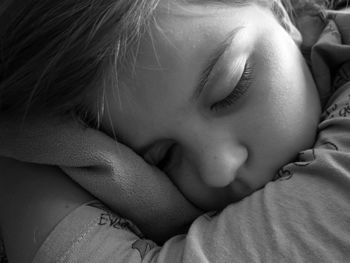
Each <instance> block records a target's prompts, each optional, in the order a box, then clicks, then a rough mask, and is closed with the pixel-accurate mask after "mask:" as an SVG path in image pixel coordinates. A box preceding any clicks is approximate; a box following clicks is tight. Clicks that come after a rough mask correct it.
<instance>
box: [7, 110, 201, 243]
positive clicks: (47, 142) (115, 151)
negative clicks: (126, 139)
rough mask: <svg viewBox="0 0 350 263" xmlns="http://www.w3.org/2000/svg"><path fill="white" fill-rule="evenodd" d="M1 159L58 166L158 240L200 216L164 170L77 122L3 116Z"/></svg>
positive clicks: (146, 233) (163, 238)
mask: <svg viewBox="0 0 350 263" xmlns="http://www.w3.org/2000/svg"><path fill="white" fill-rule="evenodd" d="M0 155H1V156H5V157H10V158H14V159H16V160H19V161H24V162H30V163H37V164H45V165H55V166H59V167H60V168H61V169H62V170H63V172H64V173H66V174H67V175H69V176H70V177H71V178H72V179H74V180H75V181H76V182H78V183H79V184H80V185H81V186H82V187H84V188H85V189H86V190H87V191H89V192H90V193H91V194H93V195H94V196H96V197H97V198H98V199H100V200H102V201H103V202H104V203H105V204H106V205H108V206H109V207H110V208H111V209H112V210H113V211H115V212H117V213H119V214H120V215H122V216H124V217H126V218H129V219H131V220H132V221H133V222H134V223H135V224H136V225H137V226H138V227H139V228H140V229H141V231H142V232H143V233H144V234H145V235H146V236H147V237H149V238H152V239H154V240H158V241H163V240H165V239H166V238H168V237H169V236H171V235H173V234H175V233H179V232H181V231H183V230H184V228H183V227H184V226H185V225H187V224H189V223H190V222H191V221H192V220H193V219H194V218H196V217H197V216H198V215H199V214H200V211H199V210H197V209H196V208H195V207H193V206H192V205H191V204H190V203H189V202H188V201H187V200H186V199H185V198H184V197H183V195H182V194H181V193H180V192H179V190H178V189H177V188H176V187H175V186H174V185H173V184H172V183H171V181H170V180H169V179H168V177H167V176H166V175H165V174H164V173H162V172H161V171H160V170H158V169H157V168H155V167H152V166H150V165H148V164H147V163H146V162H145V161H144V160H143V159H142V158H141V157H139V156H138V155H137V154H136V153H134V152H133V151H132V150H130V149H129V148H128V147H126V146H124V145H122V144H120V143H118V142H117V141H115V140H113V139H112V138H110V137H108V136H107V135H105V134H104V133H102V132H100V131H98V130H94V129H91V128H87V127H84V126H82V125H81V124H79V123H78V122H76V121H74V120H67V119H65V120H62V119H60V120H58V119H50V118H36V119H33V118H27V119H25V120H24V121H23V120H13V119H11V118H9V117H3V116H0Z"/></svg>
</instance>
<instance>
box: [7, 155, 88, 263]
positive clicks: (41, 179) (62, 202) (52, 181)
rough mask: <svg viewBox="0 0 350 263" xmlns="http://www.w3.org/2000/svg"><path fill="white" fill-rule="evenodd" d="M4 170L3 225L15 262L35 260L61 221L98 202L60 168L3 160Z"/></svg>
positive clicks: (8, 251) (8, 247)
mask: <svg viewBox="0 0 350 263" xmlns="http://www.w3.org/2000/svg"><path fill="white" fill-rule="evenodd" d="M0 171H1V173H0V223H1V229H2V235H3V239H4V242H5V246H6V249H7V253H8V257H9V260H10V261H13V262H27V261H28V259H31V258H33V256H34V254H35V253H36V251H37V250H38V248H39V247H40V246H41V244H42V243H43V241H44V240H45V239H46V237H47V236H48V235H49V233H50V232H51V231H52V229H53V227H54V226H55V225H56V224H57V223H58V222H60V221H61V220H62V219H63V218H64V217H65V216H66V215H68V214H69V213H70V212H71V211H73V210H74V209H75V208H76V207H78V206H80V205H81V204H83V203H85V202H87V201H90V200H92V199H94V198H93V197H92V196H91V195H90V194H88V193H87V192H85V191H84V190H83V189H82V188H81V187H80V186H79V185H77V184H76V183H74V182H73V181H72V180H71V179H70V178H68V177H67V176H66V175H65V174H64V173H63V172H62V171H61V170H60V169H59V168H58V167H54V166H47V165H38V164H30V163H24V162H20V161H17V160H13V159H9V158H4V157H0ZM19 251H21V253H18V252H19Z"/></svg>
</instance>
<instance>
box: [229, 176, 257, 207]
mask: <svg viewBox="0 0 350 263" xmlns="http://www.w3.org/2000/svg"><path fill="white" fill-rule="evenodd" d="M230 187H231V197H232V201H233V202H238V201H240V200H242V199H243V198H245V197H247V196H249V195H251V194H252V193H254V192H255V191H257V189H254V188H253V187H251V186H250V185H249V184H248V182H247V181H246V180H244V179H243V178H241V177H238V178H236V179H235V180H234V182H233V183H232V185H231V186H230Z"/></svg>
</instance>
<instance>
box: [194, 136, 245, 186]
mask: <svg viewBox="0 0 350 263" xmlns="http://www.w3.org/2000/svg"><path fill="white" fill-rule="evenodd" d="M195 156H196V157H195V159H196V160H195V161H194V162H195V164H196V166H197V167H196V170H197V172H198V174H199V176H200V178H201V179H202V181H203V182H204V183H205V184H206V185H208V186H210V187H225V186H228V185H229V184H230V183H232V182H233V181H234V180H235V178H236V177H237V176H239V170H240V168H241V167H242V166H243V165H244V163H245V162H246V160H247V157H248V150H247V148H246V147H245V146H244V145H242V144H240V143H236V142H234V140H232V139H231V140H220V138H219V139H211V140H208V138H206V139H205V142H202V143H198V144H197V147H196V153H195Z"/></svg>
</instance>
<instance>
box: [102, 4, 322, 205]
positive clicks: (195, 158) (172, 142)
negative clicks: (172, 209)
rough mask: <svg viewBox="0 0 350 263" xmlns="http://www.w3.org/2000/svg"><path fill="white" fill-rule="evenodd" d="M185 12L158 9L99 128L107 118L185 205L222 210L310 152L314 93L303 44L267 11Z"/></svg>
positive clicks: (112, 92)
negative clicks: (163, 174)
mask: <svg viewBox="0 0 350 263" xmlns="http://www.w3.org/2000/svg"><path fill="white" fill-rule="evenodd" d="M181 12H182V13H181ZM181 12H180V11H169V10H168V11H167V10H159V13H158V14H157V17H156V18H157V23H158V26H153V27H152V34H151V35H148V36H147V37H144V38H143V39H141V42H140V45H139V46H138V49H137V56H136V58H137V59H136V61H135V62H136V64H135V67H134V68H132V69H131V70H129V72H127V71H126V72H124V73H123V77H122V79H121V82H120V85H119V87H118V90H117V89H116V88H115V87H114V90H113V89H111V90H109V91H108V92H107V98H108V99H107V102H108V106H109V113H110V114H109V115H110V116H109V117H107V116H106V117H105V119H104V120H103V123H104V128H105V129H106V130H107V131H109V132H111V130H112V129H111V127H110V126H109V125H108V123H110V121H111V122H112V123H113V125H114V127H116V129H115V131H116V135H117V136H118V137H119V138H120V139H121V140H122V141H123V142H124V143H126V144H127V145H129V146H130V147H132V148H133V149H135V151H136V152H138V153H140V154H142V155H143V156H144V157H145V159H146V160H148V161H149V162H151V163H154V164H158V165H159V166H160V167H161V169H163V170H164V171H165V172H166V173H167V174H168V175H169V177H170V178H171V180H173V182H174V183H175V184H176V185H177V186H178V188H179V189H180V191H182V193H183V194H184V195H185V196H186V197H187V198H188V200H190V201H191V202H193V203H194V204H195V205H197V206H198V207H200V208H202V209H205V210H210V209H219V208H222V207H224V206H226V205H227V204H229V203H232V202H234V201H237V200H239V199H241V198H243V197H245V196H247V195H249V194H251V193H252V192H254V191H256V190H257V189H259V188H261V187H263V186H264V185H265V184H266V183H267V182H269V181H271V179H272V178H273V177H274V175H275V174H276V172H277V170H278V169H279V168H280V167H281V166H283V165H284V164H286V163H287V162H290V161H291V160H293V158H294V157H295V156H296V155H297V153H298V152H299V151H301V150H304V149H306V148H308V147H310V146H312V144H313V141H314V138H315V133H316V129H317V124H318V120H319V113H320V105H319V99H318V93H317V91H316V88H315V84H314V82H313V79H312V77H311V75H310V72H309V70H308V68H307V66H306V65H305V63H304V59H303V57H302V56H301V54H300V52H299V49H298V47H297V45H296V44H295V43H294V42H293V40H292V39H291V37H290V36H289V34H288V33H287V32H285V30H284V29H283V28H282V27H281V26H280V25H279V23H278V22H277V21H276V20H275V19H274V17H273V15H272V14H271V13H270V12H269V11H268V10H265V9H263V8H262V7H258V6H255V5H252V6H246V7H241V8H237V7H228V6H226V7H224V8H223V7H222V6H221V7H219V6H216V7H214V6H212V7H210V8H208V7H205V6H191V7H186V10H182V11H181ZM135 50H136V49H135ZM135 54H136V51H135Z"/></svg>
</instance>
